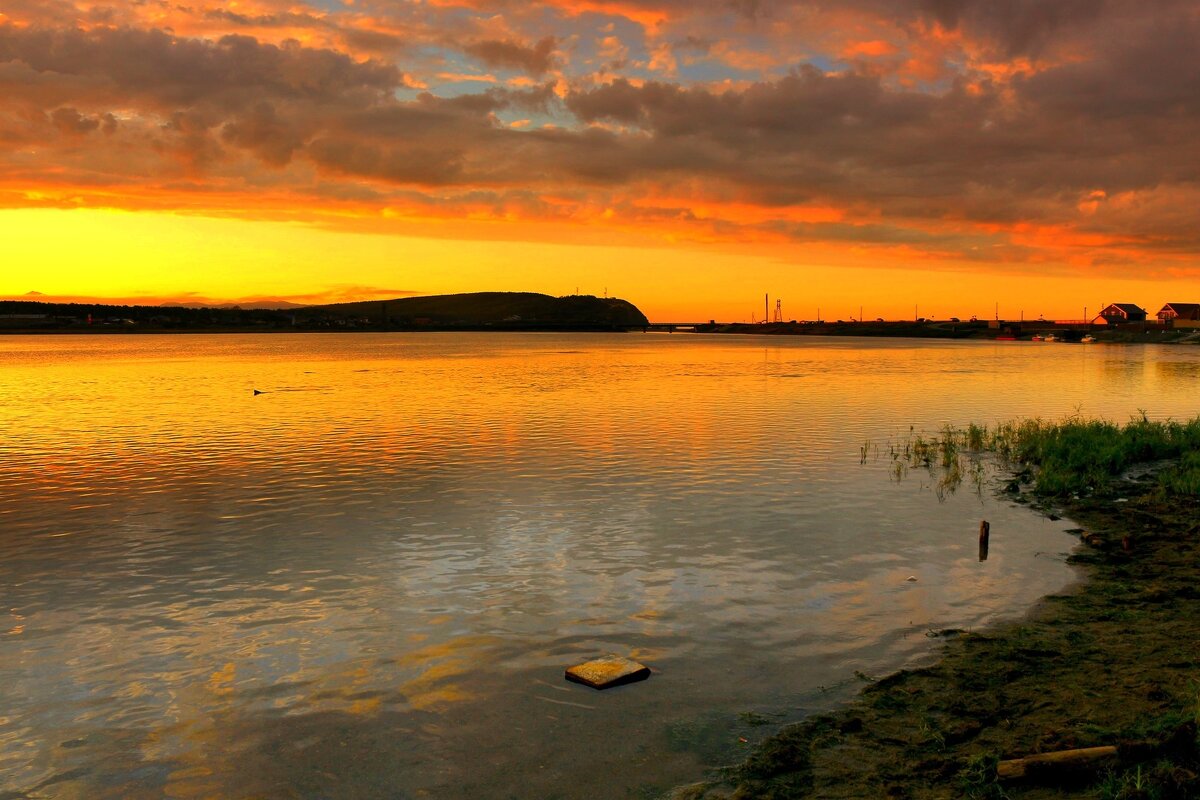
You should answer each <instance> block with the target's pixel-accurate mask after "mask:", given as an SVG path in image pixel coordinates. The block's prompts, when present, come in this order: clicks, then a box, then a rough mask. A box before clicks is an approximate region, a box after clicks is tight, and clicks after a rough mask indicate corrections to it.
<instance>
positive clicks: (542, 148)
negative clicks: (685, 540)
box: [0, 0, 1200, 320]
mask: <svg viewBox="0 0 1200 800" xmlns="http://www.w3.org/2000/svg"><path fill="white" fill-rule="evenodd" d="M1196 41H1200V6H1197V5H1196V4H1195V3H1193V2H1184V1H1183V0H1159V1H1157V2H1132V0H1107V2H1091V1H1090V0H1063V1H1062V2H1055V3H1044V2H1035V1H1034V0H1013V2H1008V3H1002V4H997V3H992V2H984V0H892V1H891V2H882V1H881V0H838V2H834V0H805V1H804V2H783V1H782V0H780V1H779V2H772V0H718V1H716V2H690V1H689V2H685V1H684V0H625V1H624V2H619V1H617V0H611V1H610V0H551V1H550V2H541V3H512V2H510V0H430V1H429V2H392V1H385V0H353V2H351V1H350V0H309V2H286V1H285V0H244V1H239V2H222V3H218V2H205V1H204V0H200V2H196V3H187V4H184V3H176V2H172V0H153V1H152V2H137V3H134V2H113V3H104V2H92V1H91V0H48V1H43V0H39V1H38V2H34V1H33V0H10V1H9V2H6V3H4V4H3V5H0V242H2V244H0V248H2V254H3V257H2V258H0V263H2V264H3V268H2V269H0V296H4V297H19V296H23V295H25V294H26V293H27V292H30V291H36V292H40V293H42V294H44V295H45V296H47V297H98V298H112V299H117V300H139V301H142V302H152V301H181V300H182V301H187V300H189V299H190V300H197V301H227V300H251V299H259V298H280V299H285V300H291V301H294V302H324V301H332V300H351V299H369V298H375V297H392V296H399V295H402V294H405V293H418V294H429V293H443V292H457V291H475V290H522V291H542V292H547V293H550V294H569V293H572V292H574V291H576V290H578V291H581V292H584V293H591V294H601V293H603V292H605V291H607V292H608V293H609V294H610V295H616V296H620V297H624V298H626V299H629V300H631V301H633V302H634V303H636V304H637V305H639V306H640V307H641V308H642V309H643V310H645V311H646V312H647V313H648V314H649V316H650V317H651V318H652V319H665V318H668V317H670V318H675V319H687V320H692V319H708V318H718V319H725V320H740V319H748V318H749V317H750V315H751V314H757V315H759V316H761V313H762V297H763V293H764V292H769V293H770V294H771V297H772V304H773V301H774V298H775V297H780V298H782V299H783V303H784V315H785V317H787V318H797V319H812V318H814V317H815V316H816V314H817V310H818V309H820V311H821V315H822V316H823V317H825V318H828V319H836V318H851V317H855V316H857V315H858V313H859V308H860V307H861V308H862V309H863V314H864V315H865V316H867V317H875V316H883V317H888V318H893V317H901V318H904V317H911V316H912V315H913V314H914V307H915V308H916V313H919V314H920V315H922V316H935V317H941V318H945V317H948V316H951V315H957V316H963V317H966V316H970V315H971V314H978V315H979V316H991V315H992V314H993V313H994V309H995V307H996V304H999V308H1000V313H1001V315H1002V316H1009V317H1015V316H1017V315H1018V314H1019V313H1024V314H1025V315H1026V316H1033V317H1036V316H1038V315H1039V314H1044V315H1046V316H1048V317H1058V318H1076V317H1079V316H1081V315H1082V314H1083V311H1084V307H1087V308H1088V309H1089V310H1090V312H1091V313H1094V312H1095V311H1096V310H1098V309H1099V307H1100V306H1101V305H1102V304H1103V303H1107V302H1115V301H1120V302H1136V303H1139V304H1141V305H1143V306H1146V307H1148V308H1149V309H1150V310H1151V312H1153V311H1155V310H1157V308H1158V307H1159V306H1160V305H1161V304H1162V303H1164V302H1168V301H1183V302H1198V301H1200V227H1198V226H1197V225H1196V209H1198V208H1200V181H1198V179H1200V146H1197V142H1198V141H1200V96H1197V94H1196V88H1195V87H1196V86H1197V84H1198V81H1200V51H1198V50H1197V48H1196V47H1195V46H1194V43H1195V42H1196Z"/></svg>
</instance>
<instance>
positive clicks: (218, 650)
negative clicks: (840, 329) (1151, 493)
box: [0, 334, 1200, 798]
mask: <svg viewBox="0 0 1200 800" xmlns="http://www.w3.org/2000/svg"><path fill="white" fill-rule="evenodd" d="M1198 376H1200V350H1192V349H1189V348H1185V347H1179V348H1163V347H1152V346H1147V347H1120V346H1104V345H1093V346H1082V345H1054V344H1041V345H1032V344H1025V343H994V344H993V343H983V342H960V343H946V342H933V341H908V340H878V341H877V340H847V339H818V338H807V337H797V338H784V337H738V336H725V337H721V336H711V337H710V336H695V335H685V334H675V335H653V334H646V335H643V334H630V335H544V334H527V335H520V334H516V335H499V334H494V335H488V334H462V335H459V334H428V335H424V334H399V335H371V334H349V335H337V334H330V335H321V334H307V335H263V336H217V335H189V336H59V337H14V336H7V337H0V425H2V428H0V430H3V432H4V434H3V438H2V440H0V592H2V597H0V615H3V616H0V698H2V701H3V702H2V703H0V796H3V794H4V792H6V791H7V792H28V793H29V794H30V796H32V797H38V798H156V797H181V798H183V797H197V798H199V797H214V798H252V797H271V798H292V797H295V798H326V797H329V798H332V797H337V798H359V797H362V798H384V797H387V798H394V797H439V798H440V797H453V798H458V797H471V798H507V797H521V798H532V797H563V798H585V797H637V796H644V795H645V794H646V793H648V792H649V791H650V789H651V787H659V788H664V787H667V786H670V785H672V784H675V783H679V782H684V781H688V780H695V779H697V778H699V777H701V775H702V773H703V770H704V768H705V766H707V765H711V764H714V763H723V762H727V761H729V760H731V759H735V758H737V757H739V755H740V754H741V753H744V752H745V751H746V748H747V747H748V746H750V744H752V742H753V741H754V740H755V739H757V738H759V737H761V736H762V735H765V734H766V733H767V732H769V731H770V730H772V729H773V727H774V726H775V725H777V724H779V723H781V722H783V721H786V720H790V719H797V718H800V717H802V716H803V715H804V714H806V713H809V712H811V711H813V710H816V709H820V708H824V707H828V706H829V705H830V704H832V703H835V702H837V701H839V700H840V699H842V698H844V697H845V696H847V695H848V694H849V693H850V692H852V691H853V690H854V689H855V687H856V686H857V685H859V684H858V682H857V679H856V678H855V672H856V671H858V672H859V673H863V674H868V675H870V674H878V673H882V672H886V671H889V670H893V669H895V668H897V667H899V666H901V665H903V664H905V663H908V662H910V661H912V660H917V659H921V658H926V657H928V656H929V653H931V652H932V649H933V648H934V647H935V646H936V642H935V640H932V639H930V638H928V637H927V636H926V635H925V633H926V632H927V631H929V630H931V629H938V628H946V627H978V626H980V625H984V624H987V623H988V622H990V621H993V620H995V619H997V618H1003V617H1012V616H1015V615H1019V614H1020V613H1022V612H1023V611H1024V610H1025V609H1026V608H1028V606H1029V605H1030V604H1031V603H1032V602H1033V601H1034V600H1035V599H1036V598H1037V597H1039V596H1041V595H1043V594H1045V593H1047V592H1051V591H1054V590H1056V589H1058V588H1060V587H1062V586H1063V585H1064V584H1065V583H1067V582H1068V581H1069V580H1070V579H1071V572H1070V571H1069V569H1068V568H1067V567H1066V566H1065V565H1064V564H1063V563H1062V555H1063V554H1064V553H1065V552H1066V551H1068V550H1069V549H1070V547H1071V545H1072V539H1071V537H1070V536H1069V535H1067V534H1065V533H1064V532H1063V531H1064V529H1065V528H1067V527H1070V523H1069V522H1067V521H1057V522H1052V521H1050V520H1048V519H1046V518H1043V517H1040V516H1037V515H1036V514H1034V513H1032V512H1030V511H1029V510H1027V509H1025V508H1021V507H1017V506H1013V505H1010V504H1007V503H1005V502H1002V501H999V500H997V499H995V498H994V497H993V496H992V494H991V493H990V492H989V491H986V490H985V491H984V492H983V494H982V496H980V495H977V494H975V493H974V492H972V491H971V490H970V489H969V488H963V489H960V490H959V491H958V492H957V493H956V494H953V495H948V496H946V497H945V499H944V501H941V500H939V498H938V497H937V495H936V492H935V491H934V490H933V487H932V485H931V484H932V481H931V480H930V479H929V478H928V476H923V475H921V474H919V473H915V472H914V473H912V474H910V476H909V478H908V479H906V480H904V481H901V482H896V481H893V480H892V479H891V477H890V473H889V468H890V461H889V459H888V458H887V456H886V446H885V447H884V455H883V456H882V457H881V458H879V459H875V458H869V459H868V461H867V463H866V464H860V463H859V448H860V446H861V445H862V444H863V443H864V442H865V441H867V440H870V441H872V442H875V443H882V442H886V440H887V439H888V438H889V437H900V438H903V436H904V435H906V434H907V432H908V430H909V427H910V426H915V427H916V428H917V429H925V430H935V429H937V428H940V427H941V426H942V425H943V424H946V423H953V424H965V423H967V422H971V421H982V422H995V421H999V420H1006V419H1009V418H1012V417H1016V416H1023V415H1040V416H1043V417H1049V418H1056V417H1060V416H1063V415H1065V414H1068V413H1072V412H1074V411H1076V410H1080V411H1082V412H1083V413H1085V414H1089V415H1105V416H1110V417H1112V418H1115V419H1124V418H1126V417H1127V416H1129V415H1130V414H1132V413H1134V412H1135V411H1136V410H1137V409H1139V408H1140V409H1145V410H1146V411H1147V412H1148V413H1149V414H1150V415H1151V416H1156V417H1157V416H1167V415H1174V416H1177V417H1186V416H1191V415H1194V414H1195V413H1197V410H1198V409H1197V403H1196V402H1195V401H1194V399H1193V398H1194V397H1195V389H1194V386H1195V381H1196V378H1197V377H1198ZM255 388H257V389H259V390H261V391H263V392H264V394H261V395H258V396H255V395H253V393H252V391H251V390H252V389H255ZM983 518H986V519H988V520H990V521H991V523H992V547H991V553H990V558H989V560H988V561H986V562H982V563H981V562H979V561H978V560H977V558H976V552H975V542H976V533H977V529H978V523H979V520H980V519H983ZM910 575H912V576H915V577H917V578H918V580H917V581H915V582H910V581H907V580H906V578H907V577H908V576H910ZM608 652H617V653H621V654H626V655H633V656H635V657H637V658H639V659H641V660H643V661H645V662H646V663H648V664H650V665H652V666H653V667H654V669H655V670H656V673H657V674H655V675H654V676H653V677H652V678H651V679H650V680H649V681H646V682H644V683H640V684H636V685H632V686H627V687H622V688H619V689H615V690H611V691H608V692H603V693H600V692H595V691H593V690H590V689H587V688H585V687H581V686H577V685H574V684H568V683H565V682H564V681H563V680H562V670H563V668H564V667H565V666H567V665H569V664H571V663H575V662H577V661H580V660H584V659H586V658H588V657H591V656H594V655H599V654H605V653H608ZM751 712H754V713H757V714H760V715H763V717H762V718H759V717H754V716H753V714H752V713H751ZM764 718H765V719H764ZM762 721H768V722H770V723H771V724H769V725H758V724H755V723H757V722H762ZM742 739H745V740H748V741H746V742H743V741H741V740H742Z"/></svg>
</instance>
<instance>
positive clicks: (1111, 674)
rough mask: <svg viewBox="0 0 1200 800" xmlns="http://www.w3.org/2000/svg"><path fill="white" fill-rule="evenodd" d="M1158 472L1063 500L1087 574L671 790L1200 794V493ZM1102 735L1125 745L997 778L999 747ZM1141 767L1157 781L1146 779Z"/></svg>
mask: <svg viewBox="0 0 1200 800" xmlns="http://www.w3.org/2000/svg"><path fill="white" fill-rule="evenodd" d="M1153 479H1154V478H1153V475H1146V476H1142V477H1141V478H1140V479H1133V480H1129V481H1125V482H1122V483H1121V484H1119V485H1118V486H1117V487H1116V491H1115V493H1114V494H1113V495H1112V496H1110V497H1106V498H1104V499H1102V500H1084V501H1073V502H1068V503H1065V504H1063V505H1062V506H1061V513H1063V515H1064V516H1066V517H1067V518H1068V519H1070V520H1072V521H1074V522H1076V523H1077V524H1079V525H1081V526H1082V527H1081V528H1080V529H1079V530H1078V532H1079V535H1080V545H1079V546H1078V547H1077V548H1076V550H1075V552H1073V553H1072V554H1071V555H1070V556H1069V557H1068V563H1072V564H1076V565H1079V566H1080V567H1082V570H1081V575H1080V579H1079V580H1077V581H1075V582H1073V583H1072V584H1071V585H1070V586H1068V587H1067V588H1066V589H1064V590H1063V591H1062V592H1060V593H1058V594H1052V595H1048V596H1046V597H1044V598H1042V599H1041V600H1040V601H1038V603H1037V604H1035V605H1034V606H1033V608H1031V609H1030V610H1029V612H1028V613H1027V614H1026V615H1025V616H1024V617H1022V618H1021V619H1020V620H1018V621H1013V622H1006V623H999V624H997V625H995V626H991V627H988V628H986V629H983V630H982V631H979V632H965V631H954V630H947V631H939V632H938V635H939V636H940V637H941V638H943V639H944V640H945V645H944V647H943V648H942V651H941V653H940V654H938V655H937V656H936V661H935V662H934V663H933V664H931V665H929V666H925V667H918V668H913V669H902V670H900V671H898V672H895V673H893V674H891V675H889V676H887V677H884V678H882V679H880V680H877V681H874V682H872V683H870V684H868V685H867V686H865V687H864V688H863V689H862V690H861V691H860V692H859V694H858V695H857V696H856V697H855V698H854V699H853V700H851V701H850V702H849V703H847V704H846V705H844V706H842V707H841V708H839V709H836V710H834V711H831V712H827V713H823V714H818V715H815V716H813V717H810V718H808V719H806V720H804V721H802V722H799V723H796V724H794V725H790V726H787V727H785V728H784V729H783V730H781V731H779V732H778V733H776V734H774V735H773V736H770V737H768V738H767V739H765V740H763V741H762V742H760V743H759V744H758V746H757V747H756V748H755V750H754V752H753V753H752V754H751V755H750V756H749V757H748V758H747V759H746V761H744V762H743V763H741V764H739V765H735V766H731V767H725V768H721V769H719V770H716V771H715V773H714V775H713V777H712V778H710V779H709V780H706V781H703V782H700V783H697V784H693V785H690V786H685V787H680V788H678V789H676V790H675V791H674V792H672V793H671V794H670V795H669V797H670V798H672V800H701V799H703V800H718V799H719V798H729V799H730V800H733V799H737V800H741V799H742V798H799V797H821V798H826V797H828V798H865V797H880V798H883V797H894V798H914V800H915V799H916V798H959V797H969V798H1005V797H1007V798H1012V800H1017V798H1061V797H1097V796H1100V797H1110V798H1130V800H1133V799H1134V798H1142V797H1145V798H1151V797H1161V798H1172V797H1180V798H1183V797H1195V796H1198V795H1200V776H1198V774H1197V773H1198V772H1200V753H1198V748H1197V739H1196V722H1197V717H1198V716H1200V653H1195V652H1194V648H1193V643H1194V642H1196V641H1197V640H1200V589H1196V588H1195V587H1196V585H1197V581H1198V580H1200V543H1198V542H1197V539H1198V538H1200V537H1197V535H1196V534H1197V533H1200V523H1197V522H1196V521H1195V520H1196V519H1197V518H1198V514H1200V505H1198V504H1197V502H1196V501H1195V500H1192V499H1183V498H1173V499H1171V500H1169V501H1161V500H1155V499H1153V498H1151V497H1150V496H1149V495H1148V494H1147V493H1146V491H1145V490H1146V489H1148V488H1152V487H1153V486H1154V484H1153V483H1152V482H1150V481H1153ZM1017 499H1018V501H1019V502H1026V503H1027V502H1029V499H1030V498H1028V497H1027V496H1024V495H1021V496H1019V497H1018V498H1017ZM1103 746H1116V747H1117V748H1118V751H1119V753H1120V756H1119V758H1117V759H1115V760H1110V761H1109V762H1106V763H1103V764H1100V765H1099V766H1096V765H1089V766H1088V767H1086V768H1083V769H1076V770H1070V769H1068V770H1065V771H1063V772H1062V773H1060V774H1059V773H1056V774H1054V775H1051V776H1044V777H1047V778H1049V779H1050V780H1048V782H1039V781H1037V780H1036V779H1035V780H1026V781H1024V782H1015V783H1011V782H1007V781H1006V782H1003V783H1000V782H997V777H996V764H997V762H998V761H999V760H1002V759H1015V758H1021V757H1025V756H1029V755H1033V754H1038V753H1052V752H1058V751H1063V750H1072V749H1078V748H1088V747H1103ZM1135 771H1136V773H1135ZM1143 772H1144V773H1145V774H1146V776H1147V777H1146V778H1145V781H1144V782H1145V783H1146V784H1147V785H1153V786H1154V787H1156V789H1155V793H1154V794H1150V793H1147V791H1146V790H1144V789H1142V788H1138V787H1139V786H1141V785H1142V783H1143ZM1135 774H1136V777H1134V776H1135ZM1151 776H1153V777H1151Z"/></svg>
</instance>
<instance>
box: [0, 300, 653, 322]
mask: <svg viewBox="0 0 1200 800" xmlns="http://www.w3.org/2000/svg"><path fill="white" fill-rule="evenodd" d="M647 324H649V323H648V322H647V320H646V315H645V314H643V313H642V312H641V311H639V310H638V309H637V307H636V306H634V305H633V304H632V303H630V302H628V301H626V300H618V299H616V298H600V297H593V296H591V295H572V296H568V297H551V296H550V295H546V294H535V293H532V292H474V293H470V294H445V295H430V296H427V297H403V298H397V299H395V300H370V301H364V302H359V303H333V304H330V305H321V306H294V307H292V308H287V309H267V308H254V307H239V306H217V305H212V306H205V307H200V308H197V307H194V306H191V307H189V306H166V305H164V306H121V305H109V304H104V303H45V302H41V301H38V300H0V329H3V330H5V331H13V330H27V329H28V330H32V329H37V330H46V331H48V330H76V331H79V330H81V329H86V330H95V331H100V330H124V331H133V330H144V331H156V330H197V331H198V330H254V331H265V330H278V331H288V330H291V331H295V330H330V329H336V330H352V329H357V330H512V331H519V330H525V331H531V330H532V331H537V330H558V331H572V330H578V331H599V330H628V329H630V328H640V327H643V326H645V325H647Z"/></svg>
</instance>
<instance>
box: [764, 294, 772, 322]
mask: <svg viewBox="0 0 1200 800" xmlns="http://www.w3.org/2000/svg"><path fill="white" fill-rule="evenodd" d="M770 304H771V295H770V294H764V295H763V325H766V324H767V319H768V318H769V316H770V315H769V314H768V313H767V306H769V305H770Z"/></svg>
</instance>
